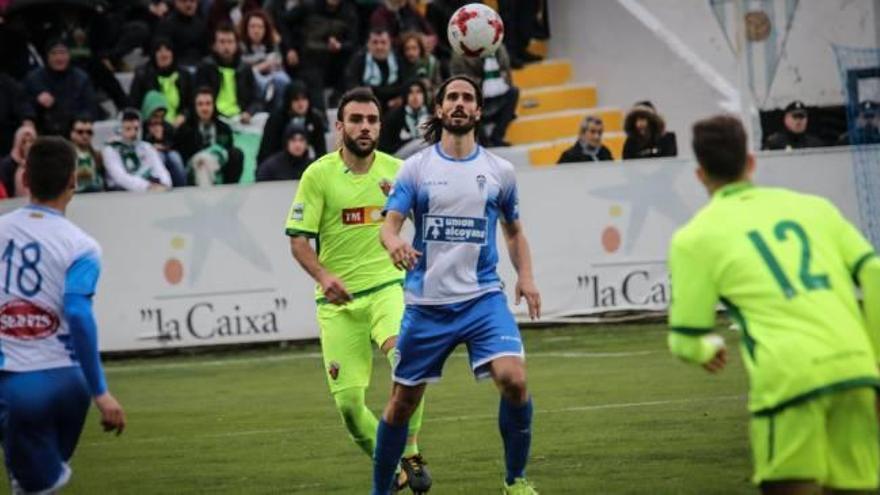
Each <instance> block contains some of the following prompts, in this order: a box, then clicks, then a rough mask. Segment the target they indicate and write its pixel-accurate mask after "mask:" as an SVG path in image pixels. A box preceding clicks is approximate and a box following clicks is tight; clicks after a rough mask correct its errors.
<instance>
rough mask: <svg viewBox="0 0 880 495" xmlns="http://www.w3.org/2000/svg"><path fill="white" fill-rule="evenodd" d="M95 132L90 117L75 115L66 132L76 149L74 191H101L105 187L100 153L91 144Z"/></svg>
mask: <svg viewBox="0 0 880 495" xmlns="http://www.w3.org/2000/svg"><path fill="white" fill-rule="evenodd" d="M94 134H95V130H94V123H93V122H92V119H90V118H89V117H85V116H77V117H74V119H73V125H72V126H71V128H70V134H68V136H69V139H70V142H71V143H73V148H74V149H75V150H76V192H78V193H90V192H101V191H103V190H104V189H105V188H106V184H107V178H106V173H105V171H104V160H103V158H101V153H100V152H99V151H98V150H96V149H95V148H94V147H93V146H92V137H93V136H94Z"/></svg>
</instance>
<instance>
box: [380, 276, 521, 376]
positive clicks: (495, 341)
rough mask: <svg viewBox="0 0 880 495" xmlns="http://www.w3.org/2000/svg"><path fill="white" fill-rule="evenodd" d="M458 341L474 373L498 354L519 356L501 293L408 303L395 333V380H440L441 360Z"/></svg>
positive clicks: (513, 323) (485, 367)
mask: <svg viewBox="0 0 880 495" xmlns="http://www.w3.org/2000/svg"><path fill="white" fill-rule="evenodd" d="M462 342H463V343H465V344H466V345H467V349H468V355H469V357H470V364H471V369H472V370H473V372H474V376H476V377H477V378H485V377H487V376H489V365H490V363H491V362H492V361H493V360H495V359H497V358H499V357H502V356H519V357H524V351H523V345H522V339H521V338H520V334H519V328H518V327H517V326H516V321H514V319H513V315H512V314H511V313H510V310H509V309H508V308H507V298H506V297H505V296H504V293H503V292H500V291H495V292H490V293H488V294H484V295H482V296H479V297H475V298H473V299H471V300H469V301H465V302H460V303H455V304H444V305H437V306H429V305H407V306H406V311H404V313H403V322H402V323H401V326H400V335H398V337H397V349H396V351H395V352H396V353H397V354H396V356H395V362H396V364H395V366H394V371H393V375H392V376H393V379H394V381H395V382H397V383H400V384H403V385H418V384H420V383H429V382H436V381H438V380H440V376H441V375H442V374H443V363H445V362H446V358H447V357H449V354H451V353H452V351H453V350H454V349H455V347H456V346H458V344H461V343H462Z"/></svg>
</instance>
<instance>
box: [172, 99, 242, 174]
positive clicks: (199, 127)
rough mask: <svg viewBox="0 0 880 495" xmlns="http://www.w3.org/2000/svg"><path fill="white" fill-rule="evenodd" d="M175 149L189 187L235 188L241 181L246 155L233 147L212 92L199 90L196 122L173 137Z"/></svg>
mask: <svg viewBox="0 0 880 495" xmlns="http://www.w3.org/2000/svg"><path fill="white" fill-rule="evenodd" d="M174 149H176V150H177V151H179V152H180V155H181V157H183V161H184V163H185V164H186V167H187V171H188V172H189V175H190V178H189V181H188V182H189V183H190V184H194V185H197V186H209V185H212V184H234V183H237V182H238V181H239V180H240V179H241V173H242V170H243V167H244V154H242V152H241V150H239V149H238V148H236V147H235V146H234V139H233V134H232V128H231V127H229V126H228V125H227V124H226V123H225V122H223V121H221V120H220V118H219V116H218V113H217V108H216V107H215V105H214V92H213V90H211V88H208V87H202V88H199V89H197V90H196V97H195V109H194V110H193V118H192V119H190V120H189V121H188V122H187V123H186V124H184V125H183V126H181V127H180V129H178V130H177V132H176V133H175V134H174Z"/></svg>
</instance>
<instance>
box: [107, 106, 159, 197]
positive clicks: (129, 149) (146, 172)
mask: <svg viewBox="0 0 880 495" xmlns="http://www.w3.org/2000/svg"><path fill="white" fill-rule="evenodd" d="M140 137H141V116H140V113H139V112H138V111H137V110H135V109H133V108H127V109H125V110H123V111H122V115H121V117H120V123H119V134H118V136H117V137H116V138H115V139H113V140H111V141H110V142H109V143H107V146H105V147H104V149H103V150H102V151H101V158H102V159H103V160H104V169H105V170H106V172H107V188H108V189H112V190H122V191H165V190H167V189H169V188H171V176H170V175H169V174H168V170H167V169H166V168H165V165H164V164H163V163H162V158H161V157H160V156H159V153H158V152H157V151H156V148H154V147H153V145H151V144H150V143H147V142H145V141H143V140H141V138H140Z"/></svg>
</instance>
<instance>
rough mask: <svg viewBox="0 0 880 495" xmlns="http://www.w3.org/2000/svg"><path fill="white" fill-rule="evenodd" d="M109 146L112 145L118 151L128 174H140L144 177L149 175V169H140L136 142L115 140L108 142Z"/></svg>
mask: <svg viewBox="0 0 880 495" xmlns="http://www.w3.org/2000/svg"><path fill="white" fill-rule="evenodd" d="M110 146H113V148H114V149H116V151H117V152H118V153H119V158H120V159H122V166H123V167H125V170H126V171H127V172H128V173H129V174H131V175H140V177H142V178H145V179H146V178H147V177H149V176H150V169H148V168H144V169H143V170H141V159H140V158H139V157H138V155H137V148H136V147H135V146H136V143H125V142H122V141H115V142H113V143H110Z"/></svg>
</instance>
